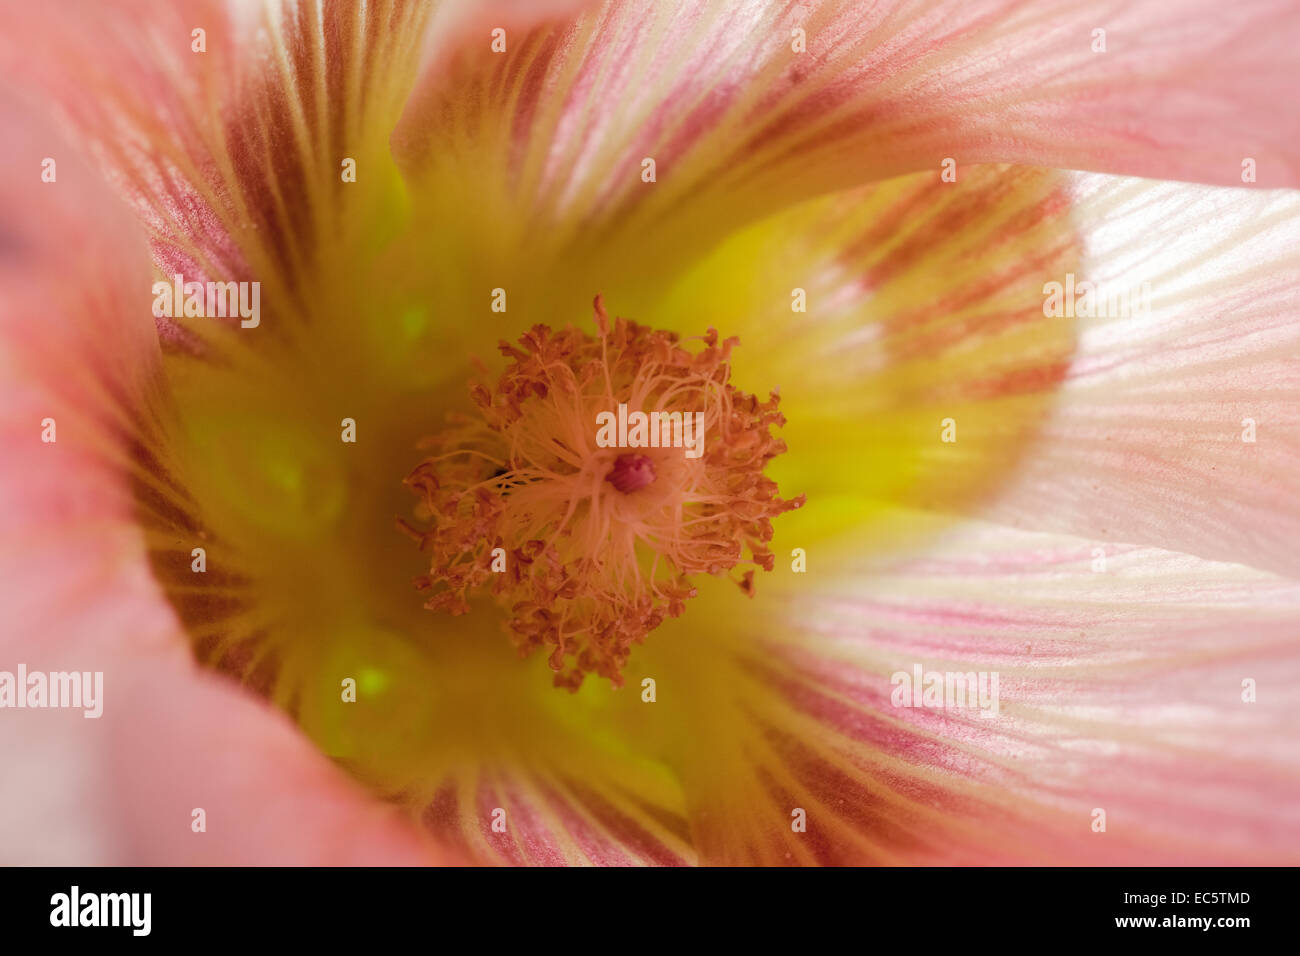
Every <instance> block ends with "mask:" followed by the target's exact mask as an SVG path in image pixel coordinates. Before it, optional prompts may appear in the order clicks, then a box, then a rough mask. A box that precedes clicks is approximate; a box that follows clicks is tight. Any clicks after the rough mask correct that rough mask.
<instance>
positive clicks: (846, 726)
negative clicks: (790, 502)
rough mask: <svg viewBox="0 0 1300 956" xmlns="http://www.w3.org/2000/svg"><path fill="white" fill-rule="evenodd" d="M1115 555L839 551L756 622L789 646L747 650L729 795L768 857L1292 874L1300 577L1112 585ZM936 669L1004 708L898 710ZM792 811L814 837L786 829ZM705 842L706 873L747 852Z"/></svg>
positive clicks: (748, 646) (983, 529) (1151, 570)
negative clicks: (1283, 869) (970, 677)
mask: <svg viewBox="0 0 1300 956" xmlns="http://www.w3.org/2000/svg"><path fill="white" fill-rule="evenodd" d="M909 520H913V521H919V520H922V516H920V515H913V516H911V517H910V518H909ZM846 544H847V543H846ZM1097 546H1098V545H1097V543H1095V542H1090V541H1087V540H1086V539H1077V538H1066V537H1060V536H1052V535H1043V534H1029V533H1025V532H1015V531H1010V530H1008V529H1005V528H999V527H996V526H980V525H973V524H972V525H964V526H962V527H961V528H960V529H958V530H950V531H948V532H946V533H944V535H943V537H942V539H941V540H940V542H939V544H938V545H937V546H935V547H931V548H929V549H928V550H927V556H926V557H924V558H918V559H912V560H903V561H899V562H895V563H892V564H889V565H882V564H879V563H877V564H874V565H871V566H870V567H867V566H864V565H862V564H861V563H860V562H857V561H855V560H854V559H853V558H851V557H849V556H848V555H849V553H851V552H850V551H849V550H847V549H841V550H834V549H831V550H826V549H823V550H822V551H821V553H820V561H821V562H822V564H821V565H820V566H821V567H822V568H825V569H826V570H825V571H824V572H823V573H822V575H821V578H822V579H823V580H824V579H825V578H826V576H827V575H830V576H833V577H836V578H838V580H835V581H831V582H828V583H824V584H821V585H820V586H819V585H818V584H817V582H815V581H813V580H812V578H811V575H810V577H809V582H810V584H812V585H813V587H815V588H816V589H817V593H816V595H809V594H808V587H807V586H806V585H805V586H801V587H799V588H797V589H792V590H791V593H790V597H791V602H792V603H791V607H790V610H789V612H788V620H789V624H788V625H787V626H788V627H790V629H791V630H790V632H789V634H781V633H780V632H779V631H777V629H776V628H774V627H773V626H772V625H770V624H768V625H766V626H765V625H764V624H763V623H762V622H760V621H754V622H753V626H754V628H755V631H756V633H765V634H773V633H774V632H775V636H774V637H772V638H771V639H768V640H765V641H763V642H762V643H761V644H759V645H758V646H755V645H754V643H753V635H750V637H749V639H748V641H746V642H744V643H741V642H738V645H737V654H738V655H739V656H740V657H741V659H742V661H743V662H744V664H743V666H744V667H746V668H747V669H748V670H749V671H750V673H751V676H752V679H753V680H754V681H755V682H756V685H755V689H754V690H753V691H752V693H751V695H750V696H748V697H747V698H745V699H748V700H752V701H753V703H752V705H751V706H752V707H753V714H754V729H755V733H754V734H753V735H751V737H750V739H749V740H748V741H747V742H744V743H743V744H742V745H741V746H742V747H743V752H744V754H745V756H746V757H747V758H748V759H749V760H750V761H752V763H753V767H754V769H753V770H752V771H751V773H750V776H751V778H752V779H751V780H750V781H749V782H748V784H747V782H746V780H744V779H741V778H738V779H736V780H734V781H731V782H730V783H729V786H728V787H727V789H726V790H725V791H724V793H723V794H715V798H714V799H715V801H716V800H719V799H720V800H723V801H728V800H730V801H740V800H755V801H756V800H758V798H759V795H760V794H763V795H765V796H766V801H767V802H766V805H765V806H763V809H762V810H761V812H756V813H754V814H753V815H752V816H754V817H756V818H758V820H762V819H766V820H768V821H770V822H771V824H773V825H772V826H771V827H770V829H766V830H760V829H758V828H757V826H758V824H757V822H755V823H752V824H751V827H752V828H753V829H752V831H751V836H750V840H751V843H752V846H753V847H755V848H756V849H755V851H754V853H755V855H756V856H757V857H758V858H760V859H769V860H779V859H781V857H782V856H783V854H790V859H793V860H807V861H820V862H855V863H861V862H909V863H917V862H922V863H967V864H982V865H987V864H996V863H1036V864H1070V863H1074V864H1080V863H1082V864H1111V865H1114V864H1125V865H1158V864H1175V865H1183V864H1240V863H1254V864H1294V863H1295V862H1296V860H1297V851H1296V847H1297V846H1298V845H1300V812H1297V807H1300V800H1298V798H1300V759H1298V758H1297V755H1296V752H1295V748H1294V747H1293V746H1292V745H1291V741H1293V740H1294V739H1295V735H1296V733H1297V731H1300V723H1298V721H1297V716H1296V714H1297V713H1300V710H1298V709H1297V705H1300V694H1298V693H1297V690H1296V687H1297V686H1298V685H1297V683H1296V679H1297V677H1300V657H1297V655H1296V653H1295V639H1294V634H1295V630H1296V627H1297V624H1298V623H1300V587H1298V586H1297V585H1296V584H1295V583H1294V582H1292V581H1287V580H1284V579H1280V578H1278V577H1275V576H1273V575H1270V574H1266V573H1262V572H1258V571H1254V570H1252V569H1249V568H1245V567H1241V566H1238V565H1226V564H1218V563H1214V562H1208V561H1204V560H1202V559H1199V558H1192V557H1188V556H1185V555H1179V554H1175V553H1171V552H1163V551H1159V550H1156V549H1139V548H1116V547H1114V546H1106V545H1101V547H1102V548H1104V550H1105V553H1106V555H1107V559H1106V565H1105V570H1102V571H1098V570H1094V568H1095V567H1096V565H1094V561H1095V557H1094V551H1093V548H1094V547H1097ZM837 572H838V573H837ZM796 592H797V593H796ZM916 665H920V666H922V668H923V671H924V672H925V673H929V672H931V671H937V672H962V673H965V672H981V671H983V672H986V673H988V672H996V673H998V674H999V709H998V713H997V716H996V717H992V718H983V717H981V716H980V715H979V710H978V708H972V707H967V708H964V709H963V708H949V709H942V708H927V707H920V708H907V707H900V706H895V705H894V703H893V700H892V699H891V698H892V694H893V692H894V689H895V686H896V685H895V684H894V683H892V682H891V677H892V676H893V674H895V673H897V672H903V673H908V674H910V673H911V672H912V670H913V667H914V666H916ZM1245 679H1251V680H1254V681H1255V682H1256V684H1257V694H1258V700H1257V701H1256V702H1254V703H1247V702H1245V701H1244V700H1243V684H1242V682H1243V680H1245ZM771 692H775V695H776V698H775V700H772V699H767V700H764V696H765V695H766V694H768V693H771ZM706 732H707V731H706ZM691 783H692V781H691V780H690V779H687V780H686V781H685V784H686V785H687V786H688V788H689V787H690V786H691ZM747 786H748V789H746V787H747ZM794 807H801V808H803V809H805V811H806V813H807V815H808V821H809V822H808V831H807V833H806V834H801V833H795V832H791V830H790V827H789V824H788V823H787V824H785V825H783V826H780V827H777V826H775V822H776V821H778V820H788V819H789V816H790V813H791V809H792V808H794ZM1097 809H1102V810H1104V811H1105V813H1106V830H1105V831H1104V832H1094V830H1093V828H1092V823H1093V819H1094V811H1095V810H1097ZM703 839H704V846H703V847H702V850H701V852H702V854H704V855H705V858H706V859H713V860H715V861H717V860H727V861H735V862H739V861H741V860H743V859H747V858H748V857H747V856H746V854H744V852H743V851H739V850H738V846H740V845H743V841H740V840H738V839H737V838H736V836H735V835H734V834H733V835H732V836H731V839H729V840H725V841H719V840H709V838H708V835H707V834H705V835H703Z"/></svg>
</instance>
